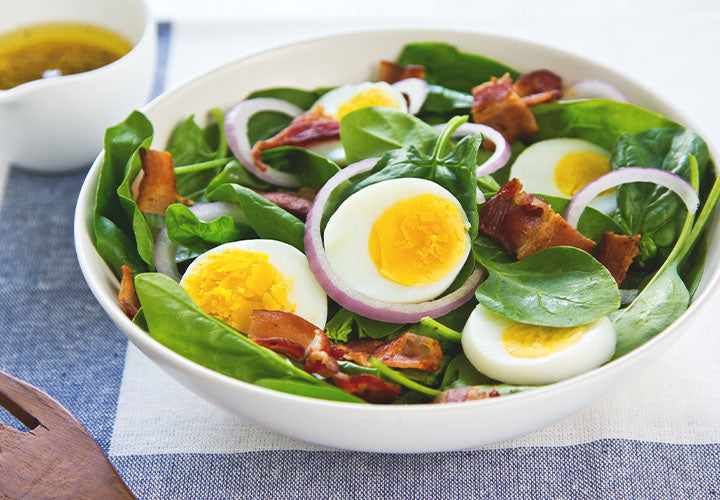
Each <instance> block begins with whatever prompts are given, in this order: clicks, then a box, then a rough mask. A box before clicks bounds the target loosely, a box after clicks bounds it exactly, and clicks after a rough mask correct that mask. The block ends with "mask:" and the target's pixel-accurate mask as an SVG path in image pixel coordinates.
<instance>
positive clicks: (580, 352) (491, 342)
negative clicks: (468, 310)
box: [462, 305, 617, 385]
mask: <svg viewBox="0 0 720 500" xmlns="http://www.w3.org/2000/svg"><path fill="white" fill-rule="evenodd" d="M512 324H513V321H511V320H509V319H507V318H504V317H502V316H499V315H497V314H495V313H494V312H492V311H490V310H489V309H487V308H485V307H484V306H482V305H478V306H477V307H476V308H475V310H474V311H473V312H472V314H471V315H470V317H469V318H468V321H467V323H466V324H465V328H464V329H463V332H462V347H463V351H464V353H465V356H466V357H467V358H468V360H469V361H470V363H471V364H472V365H473V366H474V367H475V369H477V370H478V371H479V372H481V373H484V374H485V375H487V376H488V377H490V378H493V379H495V380H499V381H501V382H506V383H508V384H517V385H543V384H550V383H553V382H557V381H559V380H563V379H566V378H569V377H572V376H575V375H579V374H580V373H583V372H586V371H588V370H591V369H593V368H595V367H597V366H600V365H602V364H603V363H605V362H606V361H607V360H609V359H610V358H611V357H612V355H613V353H614V352H615V344H616V340H617V338H616V334H615V329H614V328H613V326H612V324H611V323H610V320H609V319H608V318H607V317H602V318H600V319H598V320H597V321H595V322H593V323H590V324H589V325H587V330H586V331H585V332H584V333H583V335H582V337H581V338H580V339H579V340H578V341H576V342H575V343H573V344H570V345H569V346H567V347H566V348H564V349H562V350H560V351H557V352H554V353H552V354H549V355H547V356H542V357H539V358H519V357H516V356H513V355H511V354H510V353H508V352H507V350H506V349H505V347H504V346H503V343H502V335H503V332H504V331H505V329H506V328H508V327H509V326H510V325H512Z"/></svg>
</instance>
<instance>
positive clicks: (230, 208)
mask: <svg viewBox="0 0 720 500" xmlns="http://www.w3.org/2000/svg"><path fill="white" fill-rule="evenodd" d="M188 209H189V210H190V211H191V212H192V213H193V214H195V217H197V218H198V219H200V220H201V221H203V222H210V221H212V220H215V219H217V218H218V217H220V216H221V215H229V216H230V217H232V218H233V219H235V220H236V221H237V222H245V221H246V218H245V213H244V212H243V211H242V208H241V207H240V205H238V204H237V203H232V202H229V201H216V202H212V203H200V204H198V205H193V206H192V207H188ZM178 246H179V245H178V244H177V243H175V242H174V241H173V240H171V239H170V237H169V236H168V232H167V226H163V228H162V229H161V230H160V232H159V233H158V234H157V236H156V237H155V253H154V256H153V264H154V265H155V270H156V271H157V272H159V273H162V274H166V275H168V276H170V277H171V278H172V279H174V280H175V281H180V278H181V276H180V272H179V271H178V268H177V264H176V263H175V253H176V252H177V249H178Z"/></svg>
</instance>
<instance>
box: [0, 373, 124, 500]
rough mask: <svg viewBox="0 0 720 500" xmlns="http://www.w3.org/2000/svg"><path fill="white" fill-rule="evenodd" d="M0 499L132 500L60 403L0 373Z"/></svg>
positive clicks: (100, 452)
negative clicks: (8, 419)
mask: <svg viewBox="0 0 720 500" xmlns="http://www.w3.org/2000/svg"><path fill="white" fill-rule="evenodd" d="M0 406H2V407H3V408H5V409H6V410H7V411H9V412H10V413H11V414H12V415H13V416H14V417H15V418H17V419H18V420H19V421H20V422H22V423H23V425H25V427H27V428H28V429H30V431H29V432H23V431H19V430H17V429H15V428H13V427H10V426H8V425H6V424H4V423H3V422H0V498H7V499H13V500H14V499H20V498H26V499H31V498H32V499H35V498H73V499H81V498H88V499H89V498H97V499H103V500H105V499H135V496H133V494H132V493H131V492H130V490H129V489H128V487H127V486H126V485H125V483H123V481H122V479H121V478H120V476H119V475H118V473H117V472H116V471H115V469H114V468H113V466H112V465H111V464H110V462H109V461H108V459H107V457H106V456H105V454H104V453H103V451H102V450H101V449H100V447H99V446H98V445H97V443H96V442H95V441H94V440H93V438H92V437H91V436H90V434H88V432H87V431H86V430H85V428H84V427H83V426H82V424H80V422H78V421H77V419H76V418H75V417H73V416H72V415H71V414H70V413H69V412H68V411H67V410H66V409H65V408H64V407H63V406H62V405H61V404H60V403H58V402H57V401H55V400H54V399H53V398H51V397H50V396H48V395H47V394H45V393H44V392H42V391H40V390H39V389H36V388H35V387H33V386H31V385H29V384H26V383H25V382H23V381H21V380H18V379H16V378H15V377H12V376H10V375H7V374H5V373H3V372H1V371H0Z"/></svg>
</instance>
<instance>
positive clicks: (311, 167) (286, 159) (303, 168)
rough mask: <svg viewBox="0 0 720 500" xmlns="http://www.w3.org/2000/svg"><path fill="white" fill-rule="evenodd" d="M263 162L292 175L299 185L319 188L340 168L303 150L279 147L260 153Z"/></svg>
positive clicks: (321, 157)
mask: <svg viewBox="0 0 720 500" xmlns="http://www.w3.org/2000/svg"><path fill="white" fill-rule="evenodd" d="M262 159H263V162H265V163H267V164H268V165H270V166H272V167H273V168H275V169H277V170H281V171H283V172H288V173H292V174H294V175H297V176H298V177H299V179H300V185H302V186H307V187H313V188H320V187H322V186H323V184H325V183H326V182H327V181H328V180H330V178H331V177H332V176H333V175H335V174H336V173H338V172H339V171H340V167H338V165H337V164H336V163H335V162H333V161H332V160H329V159H327V158H325V157H324V156H321V155H319V154H317V153H313V152H312V151H309V150H307V149H305V148H298V147H294V146H281V147H278V148H273V149H266V150H265V151H263V152H262Z"/></svg>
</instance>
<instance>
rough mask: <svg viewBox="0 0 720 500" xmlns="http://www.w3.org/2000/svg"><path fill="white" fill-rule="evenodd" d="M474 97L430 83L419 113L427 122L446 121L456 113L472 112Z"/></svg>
mask: <svg viewBox="0 0 720 500" xmlns="http://www.w3.org/2000/svg"><path fill="white" fill-rule="evenodd" d="M472 103H473V97H472V95H470V94H468V93H466V92H458V91H457V90H453V89H448V88H445V87H443V86H441V85H432V84H431V85H428V95H427V98H426V99H425V102H424V103H423V105H422V108H421V109H420V112H419V113H418V116H419V117H420V118H422V119H423V120H424V121H425V122H427V123H445V122H446V121H448V120H449V119H450V118H452V117H453V116H455V115H466V114H468V113H470V108H471V107H472Z"/></svg>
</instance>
